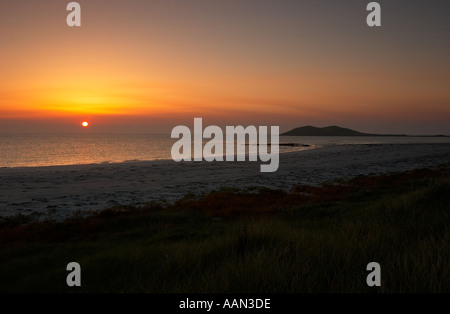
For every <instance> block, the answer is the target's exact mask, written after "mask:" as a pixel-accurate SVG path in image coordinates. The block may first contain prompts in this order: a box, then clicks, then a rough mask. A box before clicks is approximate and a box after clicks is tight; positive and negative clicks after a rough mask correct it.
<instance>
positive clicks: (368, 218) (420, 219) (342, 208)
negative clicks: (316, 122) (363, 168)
mask: <svg viewBox="0 0 450 314" xmlns="http://www.w3.org/2000/svg"><path fill="white" fill-rule="evenodd" d="M449 215H450V172H449V169H448V168H447V167H441V168H438V169H434V170H426V169H423V170H415V171H410V172H407V173H399V174H392V175H387V176H367V177H358V178H355V179H353V180H350V181H345V182H333V183H328V184H324V185H323V186H321V187H311V186H297V187H296V188H294V189H293V190H292V191H291V192H289V193H287V192H283V191H278V190H268V189H258V188H255V189H253V190H247V191H239V190H234V189H224V190H220V191H215V192H211V193H209V194H207V195H203V196H198V197H196V196H192V195H191V196H186V197H185V198H183V199H181V200H179V201H177V202H175V203H174V204H166V203H156V202H155V203H149V204H148V205H146V206H142V207H139V208H137V207H131V206H118V207H115V208H110V209H106V210H104V211H101V212H99V213H97V214H94V215H92V216H90V217H86V218H82V217H73V218H71V219H68V220H66V221H64V222H61V223H57V222H54V221H45V222H33V221H28V220H27V218H26V217H23V216H19V217H13V218H8V219H3V220H2V221H0V292H42V293H46V292H71V293H73V292H89V293H91V292H95V293H109V292H112V293H398V292H400V293H442V292H447V293H448V292H450V279H449V278H450V276H449V275H450V263H449V262H450V219H449V218H450V217H449ZM72 261H75V262H78V263H79V264H80V265H81V270H82V275H81V281H82V286H81V287H75V288H69V287H68V286H67V285H66V276H67V274H68V273H69V272H68V271H66V265H67V264H68V263H69V262H72ZM370 262H378V263H379V264H380V265H381V277H382V285H381V287H368V286H367V285H366V276H367V275H368V273H369V272H368V271H366V266H367V264H368V263H370Z"/></svg>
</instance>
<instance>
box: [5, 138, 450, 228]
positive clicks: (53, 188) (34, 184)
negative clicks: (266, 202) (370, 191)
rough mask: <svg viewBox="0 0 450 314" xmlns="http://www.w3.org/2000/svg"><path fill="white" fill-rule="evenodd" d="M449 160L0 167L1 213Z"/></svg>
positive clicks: (425, 156) (333, 154) (386, 156)
mask: <svg viewBox="0 0 450 314" xmlns="http://www.w3.org/2000/svg"><path fill="white" fill-rule="evenodd" d="M448 163H450V143H445V144H392V145H390V144H384V145H339V146H328V147H324V148H318V149H311V150H307V151H301V152H294V153H286V154H282V155H280V167H279V169H278V171H277V172H275V173H261V172H260V167H259V165H260V163H259V162H234V163H230V162H212V163H209V162H195V163H194V162H181V163H176V162H174V161H172V160H165V161H149V162H133V163H122V164H101V165H75V166H55V167H36V168H2V169H0V215H2V216H8V215H15V214H19V213H22V214H24V215H28V214H34V215H41V219H43V218H45V217H48V216H51V217H52V218H54V219H57V220H61V219H63V218H65V217H67V216H68V215H70V214H71V213H72V212H73V211H74V210H83V211H85V210H99V209H102V208H105V207H111V206H113V205H115V204H142V203H145V202H148V201H151V200H158V199H166V200H175V199H177V198H180V197H181V196H183V195H185V194H187V193H195V194H199V193H204V192H208V191H210V190H212V189H218V188H221V187H239V188H245V187H251V186H264V187H269V188H282V189H290V188H291V187H292V186H294V185H295V184H310V185H318V184H321V183H323V182H325V181H330V180H334V179H339V178H351V177H354V176H357V175H368V174H385V173H389V172H397V171H406V170H411V169H414V168H423V167H428V168H432V167H435V166H437V165H439V164H448Z"/></svg>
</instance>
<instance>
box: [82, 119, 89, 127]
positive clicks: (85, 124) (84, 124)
mask: <svg viewBox="0 0 450 314" xmlns="http://www.w3.org/2000/svg"><path fill="white" fill-rule="evenodd" d="M81 125H82V126H83V127H85V128H86V127H87V126H88V125H89V123H88V122H86V121H84V122H83V123H81Z"/></svg>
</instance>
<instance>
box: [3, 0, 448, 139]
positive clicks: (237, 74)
mask: <svg viewBox="0 0 450 314" xmlns="http://www.w3.org/2000/svg"><path fill="white" fill-rule="evenodd" d="M369 2H370V1H365V0H343V1H335V0H308V1H302V0H292V1H290V0H189V1H187V0H130V1H114V0H108V1H106V0H89V1H87V0H85V1H78V3H79V4H80V5H81V23H82V25H81V27H69V26H67V24H66V17H67V15H68V14H69V12H68V11H66V5H67V3H69V1H61V0H39V1H38V0H24V1H14V0H2V1H1V2H0V47H1V48H0V132H84V131H86V130H83V128H82V127H81V122H83V121H88V122H89V123H90V126H89V128H88V129H89V132H101V133H104V132H116V133H122V132H146V133H165V132H170V131H171V130H172V128H173V127H175V126H177V125H192V124H193V119H194V118H195V117H201V118H203V124H204V125H212V124H214V125H222V126H224V125H239V124H241V125H278V126H280V130H281V131H287V130H290V129H291V128H294V127H299V126H304V125H314V126H319V127H323V126H329V125H339V126H342V127H348V128H352V129H356V130H358V131H361V132H369V133H406V134H414V135H417V134H448V135H450V88H449V87H450V58H449V56H450V39H449V38H450V36H449V35H450V19H449V17H448V14H449V12H450V1H448V0H430V1H424V0H423V1H421V0H417V1H414V0H396V1H378V3H379V4H380V5H381V20H382V26H381V27H369V26H367V24H366V17H367V15H368V13H369V12H368V11H366V6H367V4H368V3H369Z"/></svg>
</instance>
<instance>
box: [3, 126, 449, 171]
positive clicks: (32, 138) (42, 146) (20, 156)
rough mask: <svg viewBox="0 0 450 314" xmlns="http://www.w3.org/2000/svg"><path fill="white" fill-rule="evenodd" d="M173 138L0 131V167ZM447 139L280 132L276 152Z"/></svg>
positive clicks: (64, 160)
mask: <svg viewBox="0 0 450 314" xmlns="http://www.w3.org/2000/svg"><path fill="white" fill-rule="evenodd" d="M269 138H270V137H269ZM176 141H177V139H172V138H171V137H170V134H37V133H33V134H31V133H30V134H0V168H12V167H41V166H58V165H80V164H105V163H126V162H135V161H150V160H160V159H171V158H172V157H171V149H172V146H173V144H174V143H175V142H176ZM269 142H270V140H269ZM449 142H450V137H409V136H401V137H386V136H382V137H377V136H370V137H364V136H363V137H348V136H346V137H340V136H338V137H337V136H333V137H327V136H311V137H308V136H280V146H279V153H280V154H282V153H286V152H292V151H298V150H306V149H315V148H319V147H323V146H329V145H357V144H407V143H449ZM269 151H270V149H269ZM247 152H248V149H247ZM193 157H195V156H193Z"/></svg>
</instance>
